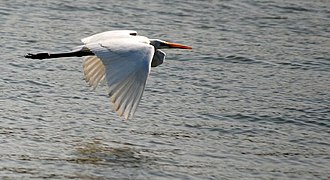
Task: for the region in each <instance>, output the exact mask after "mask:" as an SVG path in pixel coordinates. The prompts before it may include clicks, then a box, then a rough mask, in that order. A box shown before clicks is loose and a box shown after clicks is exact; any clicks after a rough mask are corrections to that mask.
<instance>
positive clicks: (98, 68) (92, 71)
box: [83, 56, 105, 89]
mask: <svg viewBox="0 0 330 180" xmlns="http://www.w3.org/2000/svg"><path fill="white" fill-rule="evenodd" d="M83 70H84V74H85V80H86V82H87V83H88V84H89V85H90V86H92V87H93V89H95V88H96V87H97V85H98V84H99V83H100V82H102V81H103V80H104V79H105V67H104V65H103V62H102V61H101V60H100V59H99V58H98V57H97V56H86V57H84V64H83Z"/></svg>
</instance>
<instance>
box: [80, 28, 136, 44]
mask: <svg viewBox="0 0 330 180" xmlns="http://www.w3.org/2000/svg"><path fill="white" fill-rule="evenodd" d="M136 35H137V32H136V31H132V30H115V31H106V32H102V33H98V34H94V35H92V36H89V37H86V38H83V39H81V41H82V42H83V43H84V44H90V43H98V42H101V41H105V40H109V39H115V38H127V37H130V36H136Z"/></svg>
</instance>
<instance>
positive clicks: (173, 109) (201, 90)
mask: <svg viewBox="0 0 330 180" xmlns="http://www.w3.org/2000/svg"><path fill="white" fill-rule="evenodd" d="M116 29H132V30H137V31H138V32H139V34H141V35H145V36H147V37H150V38H160V39H164V40H168V41H174V42H178V43H183V44H186V45H191V46H193V48H194V49H193V50H191V51H185V50H167V51H166V53H167V60H166V62H165V63H164V64H163V65H161V66H159V67H157V68H154V69H152V72H151V74H150V76H149V79H148V82H147V87H146V90H145V93H144V96H143V98H142V100H141V103H140V105H139V108H138V110H137V112H136V116H135V118H134V119H131V120H129V121H123V120H122V119H120V118H119V117H118V116H117V115H116V113H114V111H113V110H112V107H111V104H110V102H109V100H108V97H107V96H106V94H107V93H106V92H107V87H106V86H105V85H103V86H101V87H99V88H97V89H96V90H95V91H93V90H91V88H90V87H88V86H87V84H86V83H85V81H84V77H83V72H82V58H78V57H77V58H62V59H55V60H44V61H40V60H28V59H25V58H23V55H24V54H26V53H28V52H45V51H46V52H48V51H50V52H60V51H68V50H70V49H71V48H73V47H75V46H78V45H80V44H81V43H80V39H81V38H83V37H86V36H89V35H92V34H95V33H99V32H103V31H108V30H116ZM0 50H1V51H0V55H1V60H0V75H1V78H0V92H1V96H0V178H1V179H32V178H37V179H43V178H50V179H329V178H330V108H329V107H330V1H328V0H315V1H309V0H286V1H282V0H281V1H277V0H268V1H262V0H251V1H243V0H208V1H204V0H195V1H188V0H187V1H181V0H173V1H161V0H139V1H126V0H124V1H106V0H96V1H88V0H76V1H69V0H59V1H53V0H43V1H33V0H10V1H9V0H0Z"/></svg>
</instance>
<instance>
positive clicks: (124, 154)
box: [74, 140, 147, 167]
mask: <svg viewBox="0 0 330 180" xmlns="http://www.w3.org/2000/svg"><path fill="white" fill-rule="evenodd" d="M76 150H77V154H76V156H77V157H76V159H74V160H75V161H76V162H77V163H81V164H103V165H113V166H125V167H127V166H140V165H141V163H146V159H147V158H146V157H143V156H142V155H141V154H139V152H138V151H137V150H136V149H133V148H131V147H109V146H107V145H105V144H102V142H101V141H98V140H96V141H93V142H88V143H84V144H81V145H79V146H78V147H77V148H76Z"/></svg>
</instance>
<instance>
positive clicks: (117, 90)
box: [25, 30, 192, 119]
mask: <svg viewBox="0 0 330 180" xmlns="http://www.w3.org/2000/svg"><path fill="white" fill-rule="evenodd" d="M81 41H82V42H83V44H84V45H82V46H79V47H77V48H75V49H74V50H72V51H70V52H65V53H37V54H31V53H28V54H26V55H25V58H30V59H50V58H60V57H83V59H84V63H83V71H84V74H85V80H86V82H87V83H88V84H89V85H90V86H92V87H93V88H94V89H95V88H96V87H97V86H98V84H99V83H100V82H102V81H104V80H105V81H106V82H107V84H108V87H109V97H110V100H111V102H112V104H113V107H114V110H115V111H116V112H117V113H118V115H119V116H121V117H124V118H125V119H130V118H133V116H134V113H135V111H136V108H137V106H138V104H139V102H140V100H141V97H142V94H143V91H144V89H145V85H146V81H147V77H148V75H149V73H150V69H151V67H157V66H159V65H161V64H162V63H163V62H164V60H165V55H166V54H165V53H164V52H163V51H161V50H160V49H166V48H179V49H192V47H191V46H186V45H182V44H178V43H171V42H167V41H163V40H159V39H149V38H147V37H144V36H139V35H138V33H137V32H136V31H132V30H115V31H106V32H102V33H98V34H95V35H92V36H89V37H86V38H83V39H82V40H81Z"/></svg>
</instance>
